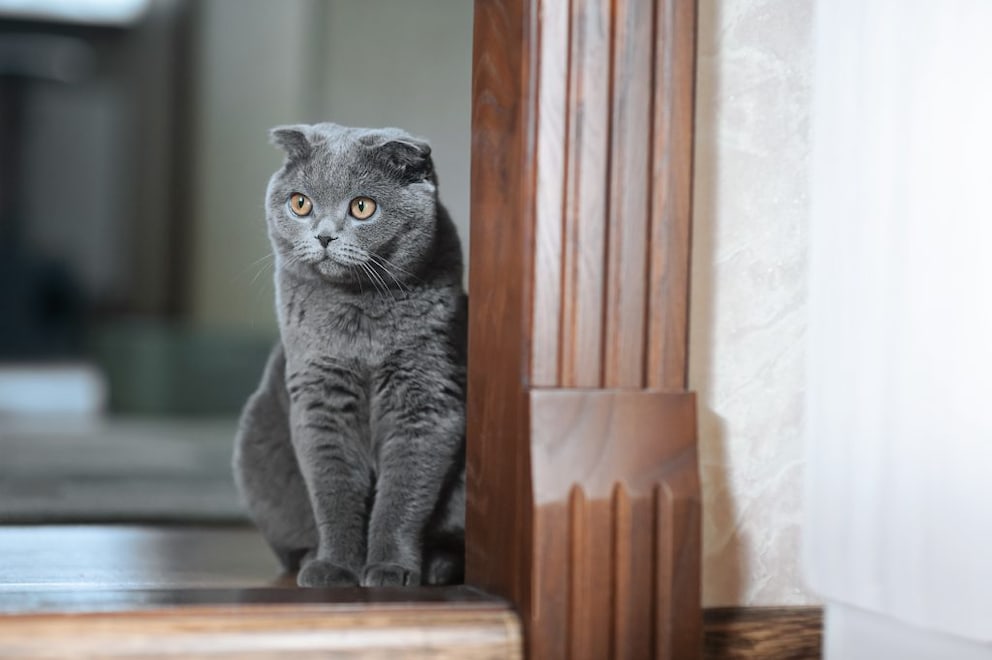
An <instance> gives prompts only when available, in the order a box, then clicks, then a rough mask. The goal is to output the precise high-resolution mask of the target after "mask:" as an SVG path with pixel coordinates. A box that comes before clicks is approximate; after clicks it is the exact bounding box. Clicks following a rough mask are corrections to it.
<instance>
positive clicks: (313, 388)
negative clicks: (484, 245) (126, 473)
mask: <svg viewBox="0 0 992 660" xmlns="http://www.w3.org/2000/svg"><path fill="white" fill-rule="evenodd" d="M270 135H271V139H272V142H273V143H274V144H275V145H277V146H279V147H281V148H282V149H283V150H284V151H285V154H286V158H285V161H284V163H283V165H282V167H281V168H280V169H279V170H278V171H277V172H276V173H275V174H274V175H273V176H272V178H271V180H270V181H269V185H268V190H267V192H266V198H265V207H266V219H267V224H268V233H269V238H270V240H271V243H272V248H273V251H274V253H275V263H276V274H275V281H276V312H277V315H278V319H279V330H280V337H281V339H280V341H279V342H278V344H277V345H276V346H275V348H274V349H273V351H272V353H271V355H270V357H269V361H268V364H267V365H266V367H265V371H264V374H263V376H262V380H261V383H260V385H259V387H258V389H257V391H256V392H255V393H254V394H252V396H251V397H250V398H249V400H248V402H247V404H246V405H245V408H244V411H243V412H242V415H241V420H240V424H239V430H238V433H237V437H236V440H235V452H234V474H235V480H236V482H237V484H238V487H239V489H240V491H241V494H242V497H243V499H244V501H245V503H246V504H247V506H248V509H249V511H250V513H251V515H252V517H253V519H254V521H255V523H256V524H257V525H258V528H259V529H260V530H261V532H262V534H263V535H264V536H265V538H266V540H267V541H268V543H269V544H270V545H271V546H272V548H273V550H274V551H275V553H276V555H277V556H278V557H279V559H280V561H281V562H282V564H283V565H284V566H285V568H286V569H287V570H297V569H298V570H299V573H298V578H297V580H298V582H299V584H300V585H303V586H338V585H342V586H343V585H364V586H380V585H416V584H448V583H454V582H459V581H461V578H462V572H463V563H464V562H463V555H464V553H463V544H464V515H465V514H464V510H465V467H464V455H465V449H464V393H465V353H466V337H465V333H466V325H465V324H466V297H465V292H464V289H463V285H462V255H461V247H460V244H459V241H458V236H457V233H456V230H455V227H454V224H453V223H452V221H451V218H450V217H449V215H448V213H447V211H446V210H445V209H444V207H443V206H442V205H441V203H440V201H439V200H438V189H437V177H436V176H435V173H434V165H433V162H432V160H431V155H430V153H431V152H430V147H429V146H428V144H427V143H426V142H424V141H423V140H420V139H417V138H415V137H412V136H411V135H409V134H407V133H405V132H403V131H401V130H399V129H394V128H386V129H379V130H373V129H360V128H346V127H343V126H338V125H335V124H316V125H297V126H284V127H278V128H275V129H273V130H272V131H271V133H270Z"/></svg>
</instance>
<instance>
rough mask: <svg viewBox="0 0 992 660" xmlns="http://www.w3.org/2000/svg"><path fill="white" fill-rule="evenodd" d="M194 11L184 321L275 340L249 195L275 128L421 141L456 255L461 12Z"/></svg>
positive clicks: (260, 213) (290, 5)
mask: <svg viewBox="0 0 992 660" xmlns="http://www.w3.org/2000/svg"><path fill="white" fill-rule="evenodd" d="M198 6H199V7H200V10H201V11H200V13H201V14H202V16H203V23H202V25H201V26H200V28H201V29H200V33H199V39H198V43H197V46H198V51H199V54H200V55H199V57H200V60H199V72H198V80H197V86H196V87H197V96H198V113H199V115H198V119H197V123H196V136H195V142H194V144H195V154H196V164H195V170H196V173H195V181H196V187H195V198H194V211H193V216H194V217H193V218H192V223H191V224H192V228H193V237H192V238H193V243H194V254H193V255H192V259H191V261H192V268H193V277H192V278H191V280H192V286H191V291H190V294H191V298H192V316H193V320H194V321H195V322H196V323H198V324H200V325H209V326H217V325H220V326H225V325H234V326H244V325H248V326H250V327H252V328H255V329H258V330H259V331H262V332H271V333H274V332H275V317H274V313H273V306H272V283H271V281H272V268H271V263H272V261H271V259H269V258H267V257H266V255H268V253H269V251H270V248H269V243H268V239H267V237H266V234H265V219H264V218H265V216H264V209H263V206H262V197H263V194H264V191H265V185H266V182H267V181H268V178H269V176H270V175H271V174H272V172H273V171H275V169H277V168H278V167H279V163H280V155H279V154H278V153H277V151H276V150H275V149H274V148H272V147H271V146H270V145H269V144H268V141H267V137H266V131H267V130H268V129H269V128H270V127H272V126H274V125H276V124H287V123H294V122H314V121H335V122H339V123H343V124H350V125H358V126H385V125H391V126H400V127H402V128H405V129H407V130H410V131H411V132H414V133H417V134H419V135H422V136H424V137H427V138H428V139H430V140H431V142H432V144H433V147H434V156H435V161H436V164H437V168H438V173H439V176H440V180H441V197H442V200H443V201H444V202H445V203H446V204H447V206H448V208H449V210H450V211H451V213H452V216H453V217H454V218H455V221H456V223H457V224H458V226H459V230H460V231H461V234H462V242H463V245H465V246H467V245H468V195H469V190H468V184H469V122H470V103H471V70H472V49H471V43H472V3H471V2H464V1H462V0H404V2H392V1H389V0H365V1H363V0H329V1H325V0H280V2H271V1H269V0H210V2H204V3H202V4H201V5H198Z"/></svg>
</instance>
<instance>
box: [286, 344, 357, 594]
mask: <svg viewBox="0 0 992 660" xmlns="http://www.w3.org/2000/svg"><path fill="white" fill-rule="evenodd" d="M286 385H287V389H288V391H289V396H290V420H291V427H292V440H293V446H294V448H295V450H296V454H297V458H298V461H299V464H300V471H301V472H302V473H303V479H304V481H305V482H306V485H307V490H308V492H309V494H310V502H311V505H312V508H313V513H314V519H315V523H316V529H317V541H318V546H317V551H316V553H315V554H314V556H312V557H310V558H308V559H307V560H305V561H304V563H303V566H302V568H301V570H300V573H299V575H298V577H297V582H298V583H299V584H300V586H306V587H326V586H348V585H357V584H359V581H360V577H361V574H362V569H363V567H364V565H365V554H366V539H367V526H366V521H367V518H368V499H369V496H370V493H371V488H372V483H371V473H372V467H371V455H370V451H369V449H368V447H369V442H368V437H367V430H366V429H367V425H366V423H365V420H367V414H368V413H367V410H368V408H367V405H366V404H365V394H364V388H363V387H362V386H361V384H360V383H359V382H358V379H357V378H355V377H354V376H353V375H352V373H351V372H350V371H348V370H346V369H342V368H339V367H336V366H333V365H329V364H326V363H324V364H319V363H310V364H308V365H306V368H303V369H300V370H299V371H295V372H291V371H290V370H287V378H286Z"/></svg>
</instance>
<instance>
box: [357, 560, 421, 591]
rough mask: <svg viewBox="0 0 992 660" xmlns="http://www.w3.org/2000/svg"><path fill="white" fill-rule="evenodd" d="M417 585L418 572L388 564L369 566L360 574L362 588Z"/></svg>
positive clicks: (418, 581) (418, 582)
mask: <svg viewBox="0 0 992 660" xmlns="http://www.w3.org/2000/svg"><path fill="white" fill-rule="evenodd" d="M419 584H420V571H417V570H412V569H409V568H405V567H404V566H401V565H400V564H393V563H390V562H381V563H378V564H369V565H368V566H366V567H365V571H364V572H363V574H362V586H363V587H407V586H416V585H419Z"/></svg>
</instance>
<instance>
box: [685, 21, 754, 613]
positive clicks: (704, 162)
mask: <svg viewBox="0 0 992 660" xmlns="http://www.w3.org/2000/svg"><path fill="white" fill-rule="evenodd" d="M719 11H720V7H719V5H718V3H713V2H701V3H700V5H699V18H698V24H697V31H698V32H697V59H696V117H695V120H696V137H695V144H694V150H695V151H694V169H695V171H694V175H693V176H694V181H693V216H692V292H691V319H690V323H691V326H690V332H691V335H690V337H691V338H690V343H691V349H690V351H689V354H690V365H689V370H690V381H692V382H691V384H690V386H691V388H692V389H695V390H696V392H697V396H698V413H697V414H698V416H699V420H698V423H699V464H700V465H699V470H700V478H701V481H702V491H703V594H702V596H703V605H704V606H707V607H709V606H720V605H738V604H740V603H741V602H742V600H743V598H744V587H745V584H744V582H745V580H744V575H743V572H744V568H745V566H747V564H748V562H747V559H748V558H747V557H746V556H745V552H746V551H747V550H746V547H745V545H744V544H743V543H742V539H741V537H740V535H739V528H738V519H739V516H738V511H737V505H736V503H735V502H734V499H733V489H732V487H731V483H730V472H729V466H728V462H727V461H728V451H727V446H726V444H727V437H726V429H725V423H724V420H723V419H722V418H721V417H720V416H719V415H717V414H716V413H715V412H714V411H713V410H712V409H711V408H710V407H709V405H708V403H709V401H711V400H712V392H711V386H712V382H713V381H712V373H713V353H712V351H713V345H714V337H713V335H714V330H715V326H716V316H715V296H716V291H715V290H714V289H715V287H714V284H715V282H716V279H717V272H716V248H715V242H714V237H715V235H716V213H717V209H716V198H717V186H718V181H719V179H720V177H719V174H718V170H719V165H720V164H719V159H718V156H717V145H716V138H715V131H716V125H717V116H716V114H717V113H716V104H715V103H711V102H708V100H710V99H712V98H713V97H714V94H715V90H717V89H719V86H720V85H719V81H720V78H719V76H720V67H719V63H718V61H717V59H716V58H715V57H709V58H707V57H705V56H704V55H706V54H713V53H714V52H715V49H716V47H717V46H716V43H717V41H718V38H719V35H718V34H717V33H718V27H719V24H720V22H719V20H718V17H717V14H718V13H719Z"/></svg>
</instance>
